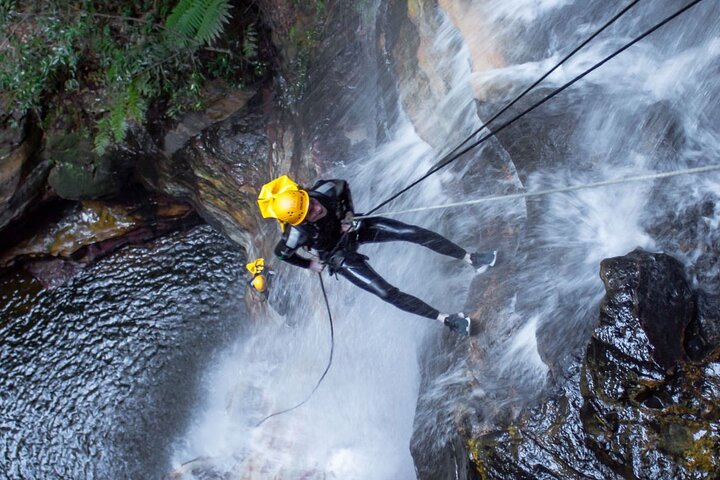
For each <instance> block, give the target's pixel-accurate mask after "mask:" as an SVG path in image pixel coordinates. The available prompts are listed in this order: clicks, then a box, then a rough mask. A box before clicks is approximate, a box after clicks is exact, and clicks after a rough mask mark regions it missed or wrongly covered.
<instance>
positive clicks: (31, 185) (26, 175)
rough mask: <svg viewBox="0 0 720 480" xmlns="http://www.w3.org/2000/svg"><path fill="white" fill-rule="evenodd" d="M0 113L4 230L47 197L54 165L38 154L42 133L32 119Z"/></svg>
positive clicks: (0, 188) (1, 217)
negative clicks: (45, 190)
mask: <svg viewBox="0 0 720 480" xmlns="http://www.w3.org/2000/svg"><path fill="white" fill-rule="evenodd" d="M14 120H15V121H17V122H18V126H17V127H14V126H13V125H12V123H13V119H12V118H10V117H8V116H2V115H1V114H0V230H1V229H3V228H5V226H7V225H8V224H9V223H10V222H11V221H12V220H14V219H16V218H18V217H20V216H21V215H22V214H23V212H24V211H25V210H26V209H27V208H28V207H29V206H30V205H32V203H33V202H34V201H35V200H36V199H38V198H39V197H42V196H43V194H44V186H45V180H46V179H47V175H48V171H49V169H50V162H48V161H43V160H41V159H40V158H39V156H38V155H37V153H38V151H39V149H40V142H41V140H42V132H41V131H40V129H39V128H38V127H37V126H36V125H35V124H34V122H32V121H31V119H30V118H28V117H25V118H22V119H14Z"/></svg>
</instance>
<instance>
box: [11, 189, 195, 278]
mask: <svg viewBox="0 0 720 480" xmlns="http://www.w3.org/2000/svg"><path fill="white" fill-rule="evenodd" d="M199 221H200V219H199V218H198V217H197V215H196V214H195V212H194V211H192V209H191V208H190V207H189V206H188V205H186V204H183V203H179V202H176V201H172V200H170V199H168V198H164V197H162V196H157V195H147V194H146V193H145V192H138V191H135V192H126V193H125V196H124V198H122V199H115V200H112V201H97V200H92V201H90V200H89V201H83V202H79V203H76V202H69V201H56V202H53V203H51V204H49V205H48V208H46V209H45V211H44V212H43V213H42V214H40V213H38V214H35V215H34V216H33V218H32V220H30V219H27V220H26V221H23V222H16V223H14V224H13V225H12V226H11V227H9V228H8V229H7V230H5V231H4V232H3V238H2V239H1V240H0V271H2V269H5V268H8V267H12V266H21V267H23V268H24V269H25V270H27V271H28V272H30V273H31V274H32V275H33V276H34V277H35V278H36V279H37V280H38V281H40V283H41V284H42V285H43V286H44V287H46V288H53V287H57V286H59V285H62V284H63V283H65V282H66V281H67V280H69V279H71V278H72V277H73V276H75V275H76V274H77V273H78V272H80V271H81V270H82V269H83V268H84V267H85V266H87V265H88V264H91V263H92V262H94V261H95V260H97V259H99V258H101V257H103V256H105V255H107V254H109V253H111V252H113V251H115V250H117V249H119V248H120V247H123V246H125V245H129V244H135V245H139V244H143V243H145V242H148V241H150V240H152V239H155V238H158V237H161V236H163V235H166V234H168V233H170V232H172V231H175V230H179V229H186V228H189V227H192V226H195V225H197V224H198V223H199Z"/></svg>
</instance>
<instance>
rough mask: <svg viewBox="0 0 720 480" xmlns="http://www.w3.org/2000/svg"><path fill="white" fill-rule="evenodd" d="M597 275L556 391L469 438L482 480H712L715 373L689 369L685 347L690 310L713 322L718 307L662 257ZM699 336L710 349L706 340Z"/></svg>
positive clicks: (634, 257) (691, 324)
mask: <svg viewBox="0 0 720 480" xmlns="http://www.w3.org/2000/svg"><path fill="white" fill-rule="evenodd" d="M601 277H602V279H603V281H604V282H605V287H606V296H605V298H604V300H603V303H602V307H601V313H600V322H599V324H598V326H597V327H596V329H595V331H594V334H593V337H592V339H591V342H590V345H589V346H588V347H587V350H586V352H585V357H584V359H583V360H582V362H581V363H579V364H576V365H575V366H574V367H573V368H572V369H571V375H570V377H569V379H568V380H567V382H565V384H564V385H563V386H562V387H561V388H560V389H559V390H556V391H555V392H553V393H551V394H550V397H551V398H549V399H547V400H546V401H544V402H543V403H542V404H541V405H540V406H537V407H535V408H532V409H530V410H527V411H525V412H523V413H522V414H521V415H520V416H519V418H518V419H516V420H515V421H514V422H513V423H512V424H511V425H509V426H504V427H501V428H496V429H495V430H493V431H490V432H483V433H482V434H478V435H475V436H473V435H470V438H469V441H468V446H469V450H470V452H471V458H472V460H473V462H474V464H475V466H476V468H477V470H478V472H480V473H481V474H482V475H484V476H486V477H488V478H540V477H542V478H638V479H657V478H714V477H713V475H714V474H715V472H717V471H718V468H720V450H718V448H717V445H718V442H719V441H720V429H718V421H720V407H718V405H717V398H718V394H719V393H720V368H718V366H717V363H703V362H698V363H695V362H693V361H692V359H691V358H690V357H691V355H690V353H689V351H688V349H687V348H686V345H688V344H690V343H691V342H692V341H693V340H697V335H698V328H697V322H698V319H699V318H700V315H699V314H698V311H702V312H706V313H705V314H704V315H706V316H707V317H708V318H710V317H712V316H713V315H715V316H716V314H717V312H718V304H717V302H715V299H714V298H711V297H703V296H700V297H698V296H697V295H696V294H695V292H693V291H692V289H691V288H690V285H689V283H688V281H687V279H686V275H685V271H684V268H683V267H682V265H681V264H680V263H679V262H678V261H677V260H676V259H674V258H673V257H670V256H668V255H665V254H660V253H649V252H645V251H642V250H635V251H633V252H631V253H630V254H628V255H626V256H623V257H617V258H611V259H606V260H604V261H603V262H602V267H601ZM697 298H700V300H696V299H697ZM699 304H702V308H698V305H699ZM706 324H707V325H708V326H709V325H715V324H714V323H712V322H710V321H708V322H706ZM706 331H707V334H706V336H705V337H704V338H703V339H702V340H703V341H704V342H708V343H707V344H704V345H705V346H706V347H708V350H707V351H709V350H711V349H712V348H710V347H709V345H710V343H711V342H713V341H715V342H717V339H718V337H717V330H712V329H711V328H709V327H706ZM713 347H714V348H717V344H715V345H713ZM704 358H705V360H704V362H707V360H709V359H711V357H704Z"/></svg>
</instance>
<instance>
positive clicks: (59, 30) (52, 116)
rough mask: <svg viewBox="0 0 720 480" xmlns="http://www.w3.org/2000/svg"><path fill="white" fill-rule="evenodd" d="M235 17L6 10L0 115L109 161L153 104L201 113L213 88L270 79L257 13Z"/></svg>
mask: <svg viewBox="0 0 720 480" xmlns="http://www.w3.org/2000/svg"><path fill="white" fill-rule="evenodd" d="M232 10H233V9H232V8H231V5H230V1H229V0H179V1H178V0H129V1H118V0H102V1H90V0H82V1H68V0H48V1H43V2H37V1H32V0H25V1H23V0H0V29H2V31H4V32H5V35H3V37H2V38H1V39H0V111H4V112H5V113H9V112H10V111H19V112H25V111H34V112H35V113H36V115H37V118H39V119H41V120H42V125H43V127H45V128H52V127H55V128H63V129H65V130H73V131H80V132H84V133H85V134H86V135H87V136H92V137H93V139H94V145H95V150H96V152H97V153H102V152H104V151H105V150H106V149H107V148H108V147H109V146H110V145H112V144H113V143H116V142H120V141H122V140H123V138H124V137H125V134H126V131H127V128H128V125H129V123H130V122H133V121H134V122H137V123H142V122H143V121H144V120H145V116H146V112H148V109H149V107H150V106H151V105H153V104H155V105H162V107H163V108H162V109H163V111H165V112H166V113H167V114H168V115H170V116H174V115H176V114H178V113H179V112H182V111H185V110H188V109H192V108H195V109H197V108H200V107H201V106H202V100H201V91H202V88H203V85H204V84H205V82H206V81H208V80H211V79H214V78H222V79H224V80H226V81H228V82H230V83H231V84H242V83H244V82H248V81H256V80H258V79H259V78H260V77H262V75H264V73H265V65H264V62H263V61H262V60H261V59H260V58H259V46H258V44H259V40H258V32H257V30H256V26H255V25H256V23H255V20H256V19H255V18H254V17H253V13H252V12H253V10H251V9H249V8H247V9H245V11H243V12H237V14H238V16H242V17H243V18H233V14H234V13H235V12H233V11H232ZM238 10H239V9H238ZM230 21H232V22H233V28H232V29H228V32H226V34H224V33H223V32H224V29H225V26H226V25H228V24H229V22H230ZM231 30H232V31H231Z"/></svg>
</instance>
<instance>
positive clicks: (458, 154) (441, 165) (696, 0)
mask: <svg viewBox="0 0 720 480" xmlns="http://www.w3.org/2000/svg"><path fill="white" fill-rule="evenodd" d="M702 1H703V0H694V1H693V2H691V3H689V4H688V5H686V6H685V7H683V8H681V9H680V10H678V11H677V12H675V13H674V14H672V15H670V16H668V17H666V18H665V19H664V20H663V21H661V22H660V23H658V24H656V25H655V26H654V27H652V28H650V29H649V30H647V31H645V32H644V33H642V34H641V35H639V36H637V37H635V38H634V39H633V40H631V41H630V42H628V43H626V44H625V45H623V46H622V47H621V48H619V49H618V50H616V51H615V52H613V53H612V54H610V55H608V56H607V57H605V58H604V59H603V60H601V61H600V62H598V63H596V64H595V65H593V66H592V67H590V68H588V69H587V70H585V71H584V72H583V73H581V74H580V75H578V76H577V77H575V78H573V79H572V80H570V81H569V82H567V83H565V84H564V85H563V86H561V87H559V88H557V89H555V90H554V91H553V92H551V93H550V94H549V95H547V96H546V97H544V98H542V99H541V100H539V101H538V102H536V103H535V104H533V105H532V106H531V107H530V108H528V109H526V110H523V111H522V112H520V113H519V114H517V115H515V116H514V117H513V118H511V119H510V120H508V121H507V122H505V123H503V124H502V125H500V126H499V127H498V128H497V129H495V130H491V131H490V133H488V134H486V135H485V136H483V137H482V138H481V139H480V140H478V141H476V142H474V143H471V144H470V145H469V146H467V147H466V148H464V149H462V150H460V151H459V152H458V151H457V150H458V148H459V147H456V148H455V149H454V150H453V152H456V153H455V154H453V155H451V156H450V158H447V159H446V160H445V159H444V160H441V161H440V162H438V164H437V165H435V166H434V167H433V168H431V169H430V170H429V171H428V172H427V173H426V174H425V175H423V176H422V177H420V178H418V179H417V180H415V181H414V182H412V183H411V184H410V185H408V186H406V187H405V188H403V189H402V190H400V191H399V192H397V193H395V194H393V195H392V196H390V197H389V198H388V199H387V200H385V201H383V202H382V203H380V204H379V205H377V206H376V207H374V208H373V209H372V210H370V211H369V212H368V213H366V214H365V215H371V214H372V213H374V212H376V211H377V210H379V209H380V208H382V207H384V206H385V205H387V204H388V203H390V202H392V201H393V200H395V199H396V198H398V197H399V196H400V195H402V194H403V193H405V192H407V191H408V190H410V189H411V188H413V187H414V186H416V185H417V184H419V183H420V182H422V181H423V180H425V179H426V178H428V177H429V176H430V175H432V174H434V173H435V172H437V171H438V170H440V169H442V168H444V167H446V166H448V165H449V164H451V163H452V162H454V161H455V160H457V159H458V158H460V157H461V156H463V155H464V154H466V153H467V152H469V151H470V150H472V149H473V148H475V147H477V146H478V145H480V144H481V143H483V142H485V141H486V140H487V139H488V138H490V137H492V136H494V135H496V134H498V133H500V132H501V131H502V130H504V129H505V128H507V127H508V126H509V125H511V124H513V123H514V122H516V121H517V120H519V119H520V118H522V117H523V116H525V115H527V114H528V113H530V112H532V111H533V110H535V109H536V108H537V107H539V106H540V105H543V104H544V103H545V102H547V101H548V100H550V99H551V98H553V97H554V96H556V95H558V94H559V93H561V92H563V91H564V90H566V89H567V88H569V87H570V86H572V85H573V84H575V83H576V82H578V81H579V80H581V79H582V78H584V77H586V76H587V75H588V74H590V73H591V72H593V71H595V70H597V69H598V68H600V67H601V66H602V65H604V64H605V63H607V62H608V61H610V60H611V59H613V58H615V57H616V56H617V55H619V54H620V53H622V52H624V51H625V50H627V49H628V48H630V47H631V46H633V45H635V44H636V43H637V42H639V41H640V40H642V39H644V38H645V37H647V36H648V35H650V34H651V33H653V32H655V30H657V29H659V28H661V27H662V26H664V25H665V24H667V23H668V22H670V21H672V20H673V19H675V18H676V17H678V16H680V15H682V14H683V13H685V12H686V11H687V10H689V9H690V8H692V7H694V6H695V5H697V4H698V3H700V2H702ZM632 6H634V3H633V4H631V5H629V6H628V7H626V9H625V10H623V11H622V12H621V14H623V13H625V11H627V10H628V9H629V8H630V7H632ZM616 17H617V18H619V16H618V15H616ZM617 18H615V19H613V21H614V20H616V19H617ZM606 26H607V25H605V26H603V29H604V28H605V27H606ZM584 43H587V41H586V42H584ZM577 50H578V49H576V50H575V51H573V53H575V52H576V51H577ZM566 59H567V58H564V59H563V60H562V61H565V60H566ZM554 68H557V66H556V67H554ZM551 71H552V70H551ZM547 75H548V74H546V75H545V76H543V78H545V77H546V76H547ZM537 83H539V81H538V82H536V83H535V84H533V86H535V85H537ZM527 91H529V90H526V91H525V92H523V95H524V94H525V93H526V92H527ZM517 100H518V99H515V100H513V103H514V102H516V101H517ZM504 110H507V108H504V109H503V111H504ZM498 115H499V114H498ZM498 115H495V116H493V119H495V118H496V117H497V116H498ZM488 123H490V122H488ZM476 133H477V131H476V132H474V133H473V134H472V135H471V136H470V137H472V136H474V135H475V134H476ZM465 143H467V139H466V140H465V141H464V142H463V143H462V144H461V146H462V145H464V144H465ZM444 158H445V157H444Z"/></svg>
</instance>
